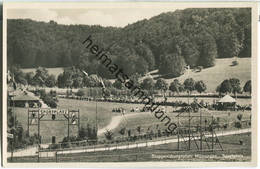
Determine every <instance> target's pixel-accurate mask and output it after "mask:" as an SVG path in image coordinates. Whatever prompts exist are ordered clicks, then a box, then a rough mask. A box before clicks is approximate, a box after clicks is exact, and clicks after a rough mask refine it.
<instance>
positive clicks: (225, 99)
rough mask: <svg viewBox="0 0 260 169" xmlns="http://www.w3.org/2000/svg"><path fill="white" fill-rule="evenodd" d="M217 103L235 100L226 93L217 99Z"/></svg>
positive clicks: (233, 101)
mask: <svg viewBox="0 0 260 169" xmlns="http://www.w3.org/2000/svg"><path fill="white" fill-rule="evenodd" d="M218 103H236V100H235V99H234V98H233V97H231V96H229V95H226V96H224V97H222V98H221V99H220V100H219V101H218Z"/></svg>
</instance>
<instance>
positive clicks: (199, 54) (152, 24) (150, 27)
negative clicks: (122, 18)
mask: <svg viewBox="0 0 260 169" xmlns="http://www.w3.org/2000/svg"><path fill="white" fill-rule="evenodd" d="M7 24H8V25H7V26H8V36H7V40H8V41H7V43H8V49H7V52H8V65H13V64H20V66H21V67H22V68H32V67H38V66H42V67H71V66H75V67H77V68H80V69H82V70H85V71H86V72H87V73H89V74H93V73H96V72H98V73H99V74H100V75H102V76H103V77H105V78H113V77H111V75H110V74H109V72H107V71H106V70H105V69H104V67H103V65H101V64H100V63H99V62H98V61H97V60H96V58H95V56H93V55H91V54H90V53H89V51H88V50H86V49H85V48H84V47H83V46H82V45H81V42H83V41H84V40H85V38H87V37H88V36H89V35H91V36H92V39H93V41H94V43H95V44H98V45H99V47H100V48H104V49H105V50H106V51H107V54H108V55H109V56H110V57H111V59H112V60H113V62H114V63H116V64H118V65H119V66H121V67H122V68H123V69H124V72H125V74H128V75H129V76H130V75H133V74H135V73H136V72H137V73H139V74H144V73H146V72H148V71H150V70H154V69H159V72H160V73H161V74H164V75H168V76H172V77H177V76H179V75H181V74H182V73H183V72H184V67H185V66H186V65H189V66H190V67H191V68H193V67H196V66H202V67H210V66H214V64H215V58H231V57H251V11H250V9H249V8H233V9H231V8H225V9H214V8H211V9H185V10H177V11H175V12H167V13H162V14H160V15H158V16H155V17H153V18H151V19H149V20H147V19H144V20H141V21H138V22H136V23H134V24H130V25H127V26H125V27H123V28H114V27H101V26H88V25H59V24H57V23H55V22H54V21H50V22H49V23H45V22H35V21H32V20H29V19H25V20H21V19H10V20H8V23H7ZM68 76H71V75H68ZM49 78H52V77H49ZM60 78H61V77H60ZM49 81H51V79H49ZM78 81H79V82H80V83H81V79H78ZM70 83H74V82H70V81H68V82H67V83H66V86H67V85H70ZM75 83H76V82H75ZM80 83H79V84H74V85H78V86H80V85H81V84H80ZM82 83H83V82H82ZM50 85H52V84H50ZM60 85H61V84H60Z"/></svg>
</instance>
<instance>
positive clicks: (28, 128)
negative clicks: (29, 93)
mask: <svg viewBox="0 0 260 169" xmlns="http://www.w3.org/2000/svg"><path fill="white" fill-rule="evenodd" d="M29 126H30V112H29V109H28V126H27V130H28V136H30V127H29Z"/></svg>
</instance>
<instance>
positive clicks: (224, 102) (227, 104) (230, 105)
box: [217, 95, 237, 110]
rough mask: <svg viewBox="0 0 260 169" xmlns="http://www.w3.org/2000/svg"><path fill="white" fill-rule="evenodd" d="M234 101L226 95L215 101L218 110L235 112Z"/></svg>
mask: <svg viewBox="0 0 260 169" xmlns="http://www.w3.org/2000/svg"><path fill="white" fill-rule="evenodd" d="M236 102H237V101H236V99H234V98H233V97H231V96H229V95H226V96H224V97H222V98H221V99H220V100H219V101H217V108H218V110H235V109H236Z"/></svg>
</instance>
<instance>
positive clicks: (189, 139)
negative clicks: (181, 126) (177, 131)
mask: <svg viewBox="0 0 260 169" xmlns="http://www.w3.org/2000/svg"><path fill="white" fill-rule="evenodd" d="M190 144H191V140H190V110H189V150H190Z"/></svg>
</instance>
